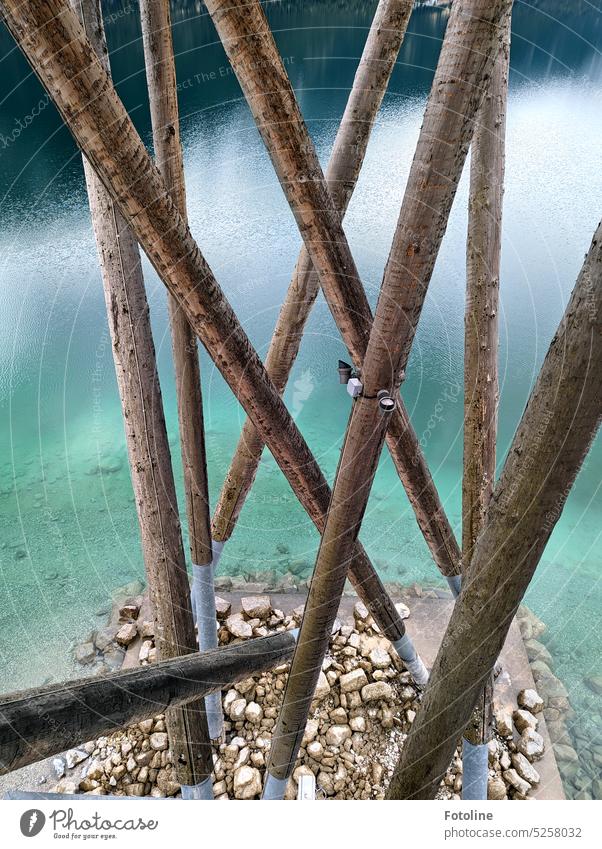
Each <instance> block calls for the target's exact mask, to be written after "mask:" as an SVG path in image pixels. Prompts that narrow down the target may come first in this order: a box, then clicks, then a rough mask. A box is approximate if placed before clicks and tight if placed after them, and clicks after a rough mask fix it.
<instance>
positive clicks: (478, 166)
mask: <svg viewBox="0 0 602 849" xmlns="http://www.w3.org/2000/svg"><path fill="white" fill-rule="evenodd" d="M503 26H504V28H505V31H504V38H503V41H502V45H501V49H500V53H499V56H498V57H497V60H496V62H495V66H494V68H493V72H492V74H491V78H490V80H489V90H488V91H487V94H486V96H485V99H484V100H483V105H482V106H481V111H480V112H479V114H478V116H477V123H476V128H475V133H474V137H473V140H472V156H471V162H470V190H469V191H470V193H469V201H468V238H467V244H466V309H465V317H464V469H463V474H462V561H463V563H470V558H471V556H472V550H473V547H474V544H475V542H476V540H477V537H478V535H479V533H480V531H481V528H482V526H483V520H484V516H485V513H486V510H487V505H488V504H489V499H490V498H491V494H492V492H493V487H494V484H495V458H496V439H497V411H498V396H499V381H498V343H499V330H498V313H499V286H500V261H501V253H502V207H503V197H504V171H505V160H506V107H507V98H508V73H509V69H510V15H508V20H507V21H505V22H504V24H503ZM492 700H493V676H491V677H490V679H489V680H488V682H487V683H486V685H485V687H484V688H483V692H482V694H481V696H480V697H479V701H478V703H477V706H476V708H475V711H474V713H473V715H472V716H471V718H470V722H469V724H468V727H467V728H466V730H465V731H464V736H463V740H462V759H463V773H462V798H463V799H487V779H488V776H489V749H488V746H487V743H488V742H489V741H490V740H491V736H492V730H493V729H492V720H493V701H492Z"/></svg>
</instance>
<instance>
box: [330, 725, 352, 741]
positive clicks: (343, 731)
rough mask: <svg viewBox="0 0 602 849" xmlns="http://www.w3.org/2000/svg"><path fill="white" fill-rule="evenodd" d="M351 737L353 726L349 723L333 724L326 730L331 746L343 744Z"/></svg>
mask: <svg viewBox="0 0 602 849" xmlns="http://www.w3.org/2000/svg"><path fill="white" fill-rule="evenodd" d="M350 737H351V728H350V727H349V726H348V725H331V726H330V728H329V729H328V731H327V732H326V743H327V744H328V745H329V746H342V745H343V743H344V742H345V740H348V739H349V738H350Z"/></svg>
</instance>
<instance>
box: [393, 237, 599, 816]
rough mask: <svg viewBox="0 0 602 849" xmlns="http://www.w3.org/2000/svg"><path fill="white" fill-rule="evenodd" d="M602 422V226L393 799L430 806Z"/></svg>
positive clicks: (500, 486)
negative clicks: (424, 802) (425, 801)
mask: <svg viewBox="0 0 602 849" xmlns="http://www.w3.org/2000/svg"><path fill="white" fill-rule="evenodd" d="M601 415H602V224H601V225H599V226H598V229H597V231H596V234H595V236H594V240H593V242H592V245H591V247H590V250H589V253H588V254H587V257H586V259H585V262H584V265H583V267H582V269H581V272H580V274H579V278H578V280H577V283H576V286H575V288H574V290H573V294H572V295H571V298H570V301H569V303H568V305H567V308H566V310H565V313H564V316H563V318H562V321H561V322H560V325H559V327H558V330H557V331H556V334H555V335H554V338H553V339H552V342H551V344H550V347H549V349H548V352H547V354H546V358H545V360H544V363H543V366H542V368H541V371H540V373H539V376H538V378H537V382H536V384H535V387H534V389H533V391H532V392H531V396H530V398H529V402H528V404H527V407H526V409H525V412H524V413H523V416H522V418H521V421H520V424H519V426H518V429H517V431H516V434H515V436H514V439H513V441H512V445H511V446H510V451H509V452H508V457H507V459H506V462H505V464H504V468H503V471H502V474H501V476H500V479H499V481H498V483H497V485H496V487H495V490H494V492H493V495H492V497H491V500H490V503H489V507H488V510H487V515H486V519H485V526H484V528H483V530H482V532H481V533H480V535H479V537H478V539H477V542H476V545H475V547H474V551H473V556H472V560H471V562H470V565H469V566H468V568H467V570H466V573H465V575H464V585H463V589H462V592H461V594H460V596H459V598H458V600H457V601H456V604H455V606H454V611H453V613H452V617H451V620H450V622H449V625H448V627H447V630H446V632H445V635H444V638H443V642H442V644H441V648H440V649H439V653H438V655H437V658H436V660H435V664H434V666H433V669H432V671H431V677H430V680H429V684H428V687H427V690H426V693H425V696H424V700H423V703H422V705H421V707H420V710H419V711H418V713H417V716H416V720H415V722H414V724H413V726H412V730H411V732H410V734H409V736H408V739H407V741H406V744H405V746H404V749H403V752H402V755H401V759H400V761H399V764H398V765H397V767H396V769H395V772H394V774H393V778H392V780H391V784H390V786H389V791H388V796H389V797H390V798H393V799H410V798H418V799H431V798H433V797H434V795H435V793H436V791H437V787H438V785H439V782H440V780H441V778H442V777H443V774H444V773H445V771H446V769H447V767H448V765H449V762H450V760H451V758H452V757H453V753H454V749H455V747H456V744H457V742H458V739H459V737H460V734H461V733H462V730H463V729H464V727H465V725H466V723H467V722H468V720H469V718H470V715H471V712H472V710H473V708H474V706H475V704H476V701H477V699H478V697H479V693H480V691H481V689H482V687H483V683H484V682H485V681H487V679H488V677H489V676H490V675H491V672H492V670H493V666H494V663H495V661H496V658H497V657H498V655H499V653H500V651H501V648H502V646H503V644H504V640H505V639H506V635H507V633H508V629H509V627H510V624H511V622H512V619H513V618H514V614H515V613H516V610H517V609H518V606H519V604H520V602H521V600H522V598H523V596H524V594H525V592H526V590H527V587H528V586H529V583H530V581H531V578H532V577H533V574H534V572H535V569H536V567H537V564H538V563H539V560H540V558H541V555H542V553H543V551H544V548H545V546H546V543H547V541H548V539H549V537H550V534H551V533H552V530H553V528H554V526H555V524H556V522H557V520H558V519H559V517H560V515H561V513H562V509H563V507H564V504H565V502H566V499H567V496H568V494H569V492H570V490H571V487H572V485H573V483H574V481H575V478H576V476H577V473H578V472H579V469H580V467H581V464H582V463H583V460H584V458H585V457H586V456H587V452H588V450H589V447H590V445H591V443H592V440H593V438H594V436H595V434H596V432H597V430H598V427H599V425H600V417H601Z"/></svg>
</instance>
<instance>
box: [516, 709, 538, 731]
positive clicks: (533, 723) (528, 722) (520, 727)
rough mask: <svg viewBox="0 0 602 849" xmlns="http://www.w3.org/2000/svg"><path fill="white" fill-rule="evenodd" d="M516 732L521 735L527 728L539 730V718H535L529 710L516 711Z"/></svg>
mask: <svg viewBox="0 0 602 849" xmlns="http://www.w3.org/2000/svg"><path fill="white" fill-rule="evenodd" d="M512 718H513V719H514V724H515V725H516V730H517V731H518V733H519V734H521V733H522V732H523V731H524V730H525V728H533V729H535V728H537V725H538V720H537V717H535V716H533V714H532V713H530V712H529V711H528V710H515V711H514V713H513V714H512Z"/></svg>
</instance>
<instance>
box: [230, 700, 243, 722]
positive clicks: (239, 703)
mask: <svg viewBox="0 0 602 849" xmlns="http://www.w3.org/2000/svg"><path fill="white" fill-rule="evenodd" d="M246 708H247V700H246V699H236V700H235V701H233V702H232V704H231V705H230V719H232V720H233V721H234V722H240V721H241V720H242V719H244V717H245V710H246Z"/></svg>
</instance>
